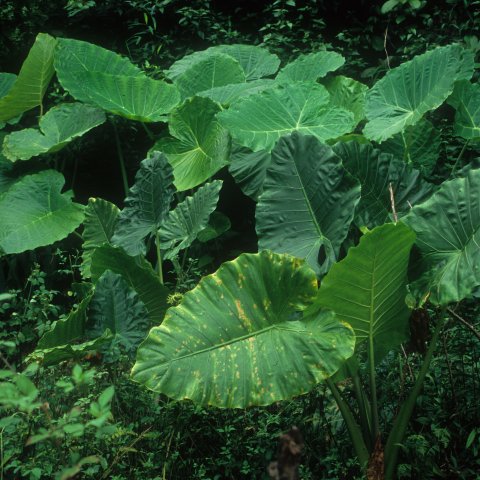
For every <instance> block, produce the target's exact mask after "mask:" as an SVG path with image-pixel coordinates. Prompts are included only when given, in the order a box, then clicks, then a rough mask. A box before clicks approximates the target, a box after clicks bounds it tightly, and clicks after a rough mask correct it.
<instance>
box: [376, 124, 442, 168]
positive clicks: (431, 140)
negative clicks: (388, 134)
mask: <svg viewBox="0 0 480 480" xmlns="http://www.w3.org/2000/svg"><path fill="white" fill-rule="evenodd" d="M440 143H441V137H440V131H439V130H438V129H436V128H435V127H434V126H433V125H432V124H431V123H430V122H429V121H428V120H425V119H424V118H422V120H420V121H419V122H418V123H417V124H416V125H414V126H410V127H407V128H406V129H405V130H404V131H403V132H400V133H397V134H396V135H394V136H393V137H392V138H389V139H388V140H386V141H385V142H383V143H382V144H381V145H380V149H381V150H382V151H383V152H386V153H391V154H392V155H393V156H394V157H395V158H398V159H402V160H403V161H404V162H406V163H408V164H410V165H412V166H413V167H415V168H416V169H417V170H420V171H421V172H422V173H423V174H425V175H428V174H430V173H431V172H432V170H433V169H434V168H435V165H436V163H437V160H438V154H439V152H440Z"/></svg>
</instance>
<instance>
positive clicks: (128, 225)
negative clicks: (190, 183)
mask: <svg viewBox="0 0 480 480" xmlns="http://www.w3.org/2000/svg"><path fill="white" fill-rule="evenodd" d="M173 193H174V187H173V171H172V168H171V167H170V164H169V163H168V160H167V159H166V157H165V155H162V154H160V153H158V152H154V153H153V155H152V156H151V157H149V158H146V159H145V160H142V162H141V164H140V169H139V170H138V172H137V174H136V176H135V184H134V185H133V187H132V188H130V190H129V193H128V196H127V198H126V199H125V208H124V209H123V210H122V211H121V212H120V214H119V215H118V218H117V224H116V226H115V233H114V235H113V237H112V243H113V244H114V245H118V246H119V247H122V248H123V249H124V250H125V251H126V252H127V253H128V254H129V255H139V254H143V253H145V243H144V239H145V238H146V237H147V236H148V235H149V234H153V233H155V232H156V231H157V230H158V228H159V227H160V225H161V224H162V222H163V221H164V220H165V218H166V216H167V213H168V211H169V210H170V204H171V203H172V198H173Z"/></svg>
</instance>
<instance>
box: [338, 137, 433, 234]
mask: <svg viewBox="0 0 480 480" xmlns="http://www.w3.org/2000/svg"><path fill="white" fill-rule="evenodd" d="M333 150H334V152H335V153H336V154H337V155H338V156H339V157H340V158H341V159H342V162H343V166H344V167H345V169H346V170H347V171H348V172H349V173H350V174H351V175H352V176H353V177H355V178H356V179H357V180H358V181H359V182H360V184H361V186H362V196H361V199H360V203H359V204H358V207H357V210H356V212H355V223H356V224H357V226H358V227H364V226H366V227H368V228H373V227H375V226H377V225H382V224H383V223H385V222H389V221H391V220H392V219H393V217H392V215H393V214H392V199H391V196H390V189H389V185H391V186H392V190H393V196H394V204H395V211H396V213H397V216H398V218H401V217H403V216H404V215H405V214H407V213H408V212H409V211H410V210H411V208H412V207H413V206H414V205H417V204H419V203H421V202H423V201H425V200H426V199H427V198H428V197H430V195H431V194H432V192H433V186H432V185H431V184H429V183H427V182H425V181H424V180H422V178H421V176H420V172H419V171H418V170H415V169H413V168H412V167H410V166H409V165H407V164H406V163H405V162H404V161H403V160H398V159H396V158H393V157H392V156H391V155H390V154H388V153H381V152H380V151H379V150H376V149H374V148H373V147H372V146H371V145H361V144H359V143H357V142H353V141H351V142H346V143H343V142H339V143H337V144H336V145H335V146H334V147H333Z"/></svg>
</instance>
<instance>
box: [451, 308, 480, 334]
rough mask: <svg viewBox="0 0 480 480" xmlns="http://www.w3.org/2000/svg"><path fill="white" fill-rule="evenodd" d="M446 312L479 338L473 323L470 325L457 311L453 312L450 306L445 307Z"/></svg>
mask: <svg viewBox="0 0 480 480" xmlns="http://www.w3.org/2000/svg"><path fill="white" fill-rule="evenodd" d="M447 310H448V312H449V313H451V314H452V315H453V316H454V317H455V318H456V319H457V320H460V322H462V323H463V324H464V325H465V326H466V327H467V328H468V329H469V330H470V331H471V332H472V333H473V334H474V335H475V336H476V337H477V338H478V339H479V340H480V332H478V331H477V330H476V328H475V327H474V326H473V325H470V323H468V322H467V321H466V320H465V319H464V318H462V317H461V316H460V315H459V314H458V313H456V312H454V311H453V310H452V309H451V308H447Z"/></svg>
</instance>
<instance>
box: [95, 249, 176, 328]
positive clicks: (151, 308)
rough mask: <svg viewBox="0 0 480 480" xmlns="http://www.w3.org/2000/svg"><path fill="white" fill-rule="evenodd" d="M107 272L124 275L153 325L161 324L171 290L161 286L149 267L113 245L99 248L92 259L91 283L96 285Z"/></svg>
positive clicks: (144, 262) (144, 261)
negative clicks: (143, 305)
mask: <svg viewBox="0 0 480 480" xmlns="http://www.w3.org/2000/svg"><path fill="white" fill-rule="evenodd" d="M106 270H111V271H112V272H113V273H118V274H119V275H122V277H123V279H124V280H125V281H126V282H127V284H128V286H129V287H130V288H132V289H133V290H135V291H136V292H137V294H138V296H139V298H140V300H141V301H142V302H143V303H144V304H145V307H146V309H147V312H148V316H149V318H150V321H151V323H152V324H159V323H160V322H161V321H162V320H163V317H164V316H165V311H166V310H167V296H168V293H169V291H168V289H167V288H166V287H165V286H164V285H163V284H162V283H161V282H160V280H159V278H158V275H157V274H156V273H155V272H154V270H153V268H152V266H151V265H150V263H149V262H148V261H147V260H145V259H144V258H143V257H139V258H134V257H131V256H130V255H127V254H126V253H125V252H124V251H123V250H122V249H121V248H118V247H113V246H112V245H103V246H100V247H97V248H96V249H95V251H94V252H93V255H92V265H91V273H92V281H93V282H97V281H98V279H99V278H100V277H101V276H102V275H103V273H104V272H105V271H106Z"/></svg>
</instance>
